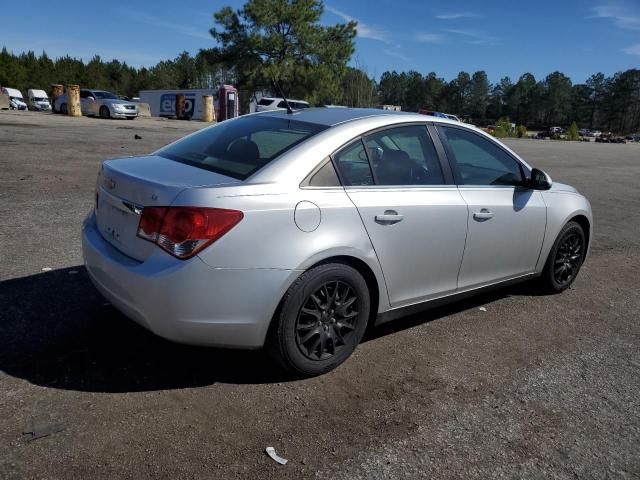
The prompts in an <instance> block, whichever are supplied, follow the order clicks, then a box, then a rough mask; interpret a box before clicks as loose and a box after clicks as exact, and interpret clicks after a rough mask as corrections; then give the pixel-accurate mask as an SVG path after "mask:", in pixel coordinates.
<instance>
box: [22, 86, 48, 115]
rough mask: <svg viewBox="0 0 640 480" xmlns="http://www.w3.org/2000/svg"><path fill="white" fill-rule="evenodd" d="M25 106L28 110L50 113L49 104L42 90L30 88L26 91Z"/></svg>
mask: <svg viewBox="0 0 640 480" xmlns="http://www.w3.org/2000/svg"><path fill="white" fill-rule="evenodd" d="M27 106H28V107H29V110H36V111H46V112H48V111H50V110H51V103H49V98H48V97H47V94H46V92H45V91H44V90H38V89H35V88H30V89H29V90H27Z"/></svg>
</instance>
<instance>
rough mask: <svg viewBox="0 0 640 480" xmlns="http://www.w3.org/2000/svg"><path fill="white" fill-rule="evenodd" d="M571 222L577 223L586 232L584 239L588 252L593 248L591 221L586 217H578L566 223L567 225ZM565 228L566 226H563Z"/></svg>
mask: <svg viewBox="0 0 640 480" xmlns="http://www.w3.org/2000/svg"><path fill="white" fill-rule="evenodd" d="M569 222H576V223H577V224H578V225H580V226H581V227H582V230H583V231H584V237H585V242H586V250H587V252H588V251H589V247H590V246H591V223H589V219H588V218H587V217H585V216H584V215H576V216H574V217H572V218H570V219H569V220H567V221H566V222H565V225H566V224H567V223H569ZM563 228H564V225H563Z"/></svg>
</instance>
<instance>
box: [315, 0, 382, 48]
mask: <svg viewBox="0 0 640 480" xmlns="http://www.w3.org/2000/svg"><path fill="white" fill-rule="evenodd" d="M324 8H325V10H326V11H328V12H330V13H333V14H334V15H337V16H338V17H340V18H342V19H343V20H344V21H345V22H351V21H354V22H357V23H358V26H357V27H356V28H357V31H358V36H359V37H360V38H368V39H371V40H378V41H380V42H387V41H388V37H389V34H388V33H387V32H385V31H384V30H382V29H379V28H375V27H371V26H369V25H367V24H366V23H364V22H361V21H360V20H357V19H355V18H353V17H352V16H351V15H348V14H346V13H344V12H343V11H341V10H338V9H337V8H333V7H330V6H329V5H325V7H324Z"/></svg>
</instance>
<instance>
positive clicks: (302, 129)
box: [156, 115, 328, 180]
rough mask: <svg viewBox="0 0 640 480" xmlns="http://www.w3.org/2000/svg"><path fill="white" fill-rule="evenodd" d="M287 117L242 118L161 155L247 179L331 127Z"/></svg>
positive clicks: (202, 134)
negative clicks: (280, 156) (288, 151)
mask: <svg viewBox="0 0 640 480" xmlns="http://www.w3.org/2000/svg"><path fill="white" fill-rule="evenodd" d="M327 128H328V127H327V126H325V125H317V124H314V123H307V122H300V121H296V120H289V119H286V118H272V117H261V116H259V115H256V116H250V117H245V118H239V119H237V120H233V121H228V122H223V123H220V124H219V125H216V126H215V127H211V128H207V129H205V130H202V131H200V132H198V133H196V134H193V135H190V136H188V137H186V138H184V139H183V140H180V141H178V142H176V143H173V144H171V145H169V146H167V147H165V148H163V149H161V150H159V151H158V152H156V153H157V155H160V156H163V157H165V158H168V159H170V160H175V161H176V162H180V163H185V164H187V165H192V166H194V167H198V168H203V169H205V170H210V171H212V172H216V173H220V174H222V175H227V176H229V177H233V178H237V179H239V180H244V179H246V178H248V177H249V176H251V175H252V174H253V173H255V172H257V171H258V170H260V169H261V168H262V167H264V166H265V165H266V164H268V163H269V162H270V161H272V160H273V159H274V158H276V157H278V156H279V155H282V154H283V153H284V152H286V151H287V150H289V149H291V148H293V147H295V146H296V145H298V144H299V143H301V142H303V141H305V140H306V139H308V138H310V137H312V136H313V135H315V134H317V133H319V132H321V131H323V130H325V129H327Z"/></svg>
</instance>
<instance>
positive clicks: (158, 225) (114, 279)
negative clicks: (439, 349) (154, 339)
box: [82, 109, 593, 375]
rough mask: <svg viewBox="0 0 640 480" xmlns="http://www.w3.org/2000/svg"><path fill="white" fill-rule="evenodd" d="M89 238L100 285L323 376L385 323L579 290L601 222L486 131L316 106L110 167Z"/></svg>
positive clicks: (91, 265) (164, 322) (198, 336)
mask: <svg viewBox="0 0 640 480" xmlns="http://www.w3.org/2000/svg"><path fill="white" fill-rule="evenodd" d="M82 235H83V251H84V261H85V264H86V267H87V270H88V272H89V276H90V278H91V279H92V281H93V283H94V284H95V286H96V287H97V288H98V290H99V291H100V292H102V294H103V295H104V296H105V297H106V298H107V299H108V300H109V301H111V303H112V304H113V305H114V306H115V307H116V308H118V309H119V310H121V311H122V312H123V313H124V314H125V315H127V316H129V317H130V318H131V319H133V320H134V321H136V322H138V323H139V324H141V325H143V326H144V327H146V328H148V329H149V330H151V331H152V332H154V333H156V334H158V335H161V336H163V337H165V338H168V339H171V340H175V341H178V342H183V343H189V344H199V345H212V346H224V347H239V348H262V347H266V349H267V350H268V352H269V353H270V354H272V355H273V356H274V357H275V358H276V359H278V360H279V362H280V363H281V364H282V365H284V366H285V367H287V368H289V369H290V370H293V371H294V372H296V373H298V374H303V375H317V374H321V373H324V372H327V371H329V370H331V369H333V368H335V367H336V366H337V365H339V364H340V363H341V362H343V361H344V360H345V359H346V358H347V357H349V355H350V354H351V353H352V352H353V351H354V349H355V348H356V346H357V345H358V343H359V342H360V340H361V339H362V337H363V335H364V333H365V330H366V328H367V326H369V325H377V324H380V323H383V322H386V321H389V320H392V319H396V318H398V317H401V316H404V315H407V314H409V313H413V312H416V311H419V310H421V309H424V308H427V307H429V306H432V305H434V304H440V303H442V302H443V301H451V300H455V299H457V298H460V297H461V296H465V295H468V294H473V293H477V292H481V291H483V290H485V289H487V288H491V287H495V286H497V285H504V284H506V283H509V282H514V281H523V280H528V279H534V278H536V279H537V281H538V282H540V283H541V285H542V286H544V288H546V289H547V290H548V291H550V292H559V291H562V290H564V289H566V288H568V287H569V286H570V285H571V284H572V282H573V281H574V280H575V278H576V275H577V274H578V271H579V270H580V267H581V265H582V263H583V262H584V260H585V258H586V255H587V252H588V248H589V244H590V239H591V238H592V236H593V220H592V215H591V207H590V205H589V202H588V201H587V200H586V199H585V198H584V197H583V196H582V195H580V194H579V193H578V192H577V191H576V190H575V189H574V188H572V187H570V186H568V185H563V184H560V183H552V181H551V179H550V178H549V176H548V175H546V174H545V173H544V172H542V171H540V170H538V169H536V168H532V167H531V166H529V165H528V164H527V163H526V162H525V161H524V160H523V159H521V158H520V157H519V156H518V155H517V154H516V153H514V152H513V151H512V150H510V149H509V148H507V147H506V146H504V145H503V144H502V143H500V142H498V141H497V140H496V139H494V138H492V137H491V136H489V135H487V134H485V133H483V132H482V131H480V130H478V129H476V128H474V127H471V126H467V125H465V124H462V123H460V122H454V121H451V120H448V119H443V118H435V117H429V116H424V115H417V114H406V113H397V112H387V111H381V110H360V109H309V110H304V111H299V112H293V113H287V112H285V111H275V112H264V113H258V114H254V115H247V116H244V117H240V118H238V119H234V120H230V121H226V122H223V123H220V124H219V125H216V126H213V127H210V128H206V129H204V130H201V131H199V132H197V133H194V134H192V135H190V136H188V137H186V138H184V139H182V140H179V141H177V142H175V143H173V144H171V145H168V146H167V147H165V148H162V149H161V150H159V151H157V152H155V153H153V154H151V155H147V156H141V157H133V158H124V159H119V160H109V161H105V162H104V163H103V164H102V167H101V170H100V172H99V175H98V180H97V186H96V197H95V209H94V211H92V212H91V213H90V214H89V216H88V217H87V219H86V220H85V222H84V225H83V234H82Z"/></svg>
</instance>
